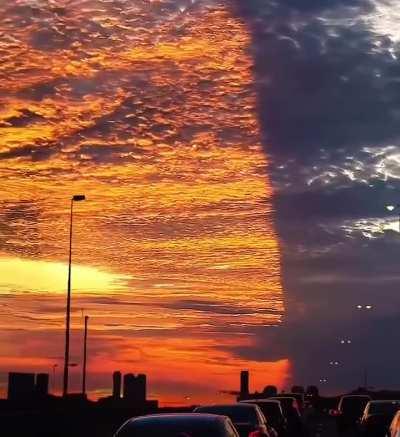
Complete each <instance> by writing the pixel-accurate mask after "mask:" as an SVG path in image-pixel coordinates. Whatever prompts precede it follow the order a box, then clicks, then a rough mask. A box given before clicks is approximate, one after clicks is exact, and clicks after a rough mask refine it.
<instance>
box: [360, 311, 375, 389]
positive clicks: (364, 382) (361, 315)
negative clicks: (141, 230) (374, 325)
mask: <svg viewBox="0 0 400 437" xmlns="http://www.w3.org/2000/svg"><path fill="white" fill-rule="evenodd" d="M373 308H374V307H373V306H372V305H371V304H367V305H364V304H358V305H357V306H356V309H357V310H358V312H359V313H360V318H359V324H360V337H361V335H362V332H363V329H362V322H363V312H364V311H371V310H373ZM359 343H360V344H363V343H362V341H361V338H360V339H359ZM362 357H363V359H364V368H363V369H362V371H363V379H362V384H364V388H365V390H368V365H367V363H366V362H365V360H366V356H365V355H364V350H363V353H362Z"/></svg>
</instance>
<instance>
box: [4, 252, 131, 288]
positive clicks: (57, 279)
mask: <svg viewBox="0 0 400 437" xmlns="http://www.w3.org/2000/svg"><path fill="white" fill-rule="evenodd" d="M67 271H68V264H67V263H60V262H49V261H35V260H30V259H22V258H9V257H1V256H0V277H1V285H0V294H1V293H10V292H11V291H12V292H15V293H30V292H32V293H49V292H50V293H65V290H66V278H67ZM129 279H131V277H130V276H128V275H113V274H111V273H107V272H103V271H100V270H98V269H96V268H94V267H90V266H81V265H74V266H73V288H74V289H75V290H76V291H77V293H85V294H86V293H96V294H103V293H104V294H107V293H115V292H116V291H118V290H124V289H125V288H126V283H125V282H126V281H128V280H129Z"/></svg>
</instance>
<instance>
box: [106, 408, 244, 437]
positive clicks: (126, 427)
mask: <svg viewBox="0 0 400 437" xmlns="http://www.w3.org/2000/svg"><path fill="white" fill-rule="evenodd" d="M204 436H207V437H239V434H238V432H237V430H236V429H235V427H234V426H233V424H232V422H231V420H230V419H229V418H228V417H226V416H225V417H224V416H217V415H213V414H193V413H190V414H187V413H181V414H152V415H149V416H141V417H136V418H132V419H129V420H128V421H127V422H125V423H124V424H123V425H122V426H121V427H120V428H119V429H118V431H117V432H116V433H115V434H114V437H204Z"/></svg>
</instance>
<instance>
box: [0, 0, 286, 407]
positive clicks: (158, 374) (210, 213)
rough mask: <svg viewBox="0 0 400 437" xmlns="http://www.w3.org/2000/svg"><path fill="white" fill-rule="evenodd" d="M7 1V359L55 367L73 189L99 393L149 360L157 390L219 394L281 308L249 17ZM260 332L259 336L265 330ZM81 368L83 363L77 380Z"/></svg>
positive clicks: (281, 370) (3, 159)
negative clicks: (80, 196)
mask: <svg viewBox="0 0 400 437" xmlns="http://www.w3.org/2000/svg"><path fill="white" fill-rule="evenodd" d="M0 14H1V32H2V42H1V48H0V50H1V57H2V60H3V62H2V64H1V70H0V72H1V77H0V92H1V97H2V109H1V113H0V124H1V130H2V132H1V147H0V175H1V180H2V187H3V190H2V192H1V202H2V208H1V223H2V234H1V235H2V240H1V251H2V257H1V259H0V269H1V270H2V275H1V284H0V285H1V290H2V295H1V303H2V305H3V306H2V308H3V309H2V322H1V323H2V329H3V332H4V335H3V336H2V340H1V342H2V344H1V353H2V356H3V358H4V360H2V370H3V372H5V371H6V370H8V369H10V368H18V369H21V370H22V369H25V370H29V369H32V370H39V369H40V370H48V369H51V366H52V365H53V364H58V365H59V367H60V368H61V364H62V360H61V359H60V357H61V356H62V347H63V346H62V345H63V323H64V322H63V320H64V300H65V285H66V282H65V279H66V264H65V262H66V256H67V247H68V245H67V244H68V234H67V231H68V220H69V218H68V208H69V199H70V196H71V194H74V193H84V194H85V195H86V196H87V199H88V200H87V201H86V202H84V203H79V204H76V209H75V238H74V257H73V259H74V268H73V295H74V297H73V312H74V314H73V315H74V317H73V328H74V330H73V351H72V355H73V357H72V361H78V362H80V355H81V347H82V346H81V338H82V337H81V335H82V332H81V329H82V315H83V312H84V313H86V314H89V315H90V320H91V324H90V347H89V349H90V350H89V351H90V391H91V393H92V395H93V396H94V395H102V394H106V393H109V390H110V384H111V372H112V371H113V370H117V369H120V370H122V371H133V372H146V373H148V375H149V380H150V382H151V386H150V392H151V395H152V396H153V397H159V398H160V399H161V400H162V401H163V402H165V403H167V402H177V403H183V402H186V398H187V397H189V398H190V399H189V402H199V401H204V400H207V399H215V398H216V396H217V395H218V391H219V390H224V389H235V388H237V385H238V375H239V371H240V370H241V369H242V368H251V369H252V371H253V373H254V383H255V385H257V386H258V387H260V388H262V385H263V382H264V381H265V380H266V379H268V380H271V381H272V382H275V383H279V384H283V383H284V381H285V379H286V378H287V377H288V375H289V363H288V359H287V357H286V356H285V357H283V358H281V359H279V360H272V361H271V360H270V361H267V362H266V361H265V360H258V359H256V360H253V359H249V358H242V357H239V356H236V355H235V354H234V352H231V351H229V350H228V349H229V347H238V346H242V347H252V346H253V345H256V341H257V340H256V337H255V336H254V332H253V330H254V329H255V328H262V327H269V326H275V325H279V324H280V323H281V321H282V316H283V314H284V302H283V292H282V287H281V275H280V252H279V244H278V239H277V236H276V232H275V230H274V226H273V218H272V213H273V207H272V203H271V202H272V188H271V185H270V182H269V179H268V176H267V164H268V162H267V158H266V156H265V155H264V152H263V148H262V144H261V134H260V128H259V122H258V117H257V113H256V90H255V87H254V80H253V77H252V65H253V60H252V59H251V57H250V56H249V54H248V53H249V49H250V46H251V39H250V34H249V32H248V29H247V28H246V25H245V22H244V21H243V20H241V19H240V18H239V17H237V16H235V15H234V12H233V10H232V8H231V7H230V6H229V5H226V4H221V3H218V2H217V3H207V2H199V3H196V2H187V3H180V4H178V3H176V2H167V1H165V2H164V1H162V2H149V1H133V0H130V1H111V2H110V1H101V0H96V1H82V0H79V1H78V0H76V1H68V2H63V1H56V2H48V1H43V2H37V1H23V0H21V1H17V2H14V1H13V2H9V3H6V7H5V8H3V9H2V11H1V12H0ZM256 347H258V346H256ZM79 374H80V369H79V367H76V368H74V369H73V380H72V388H73V389H74V388H75V389H77V387H79V385H78V384H79Z"/></svg>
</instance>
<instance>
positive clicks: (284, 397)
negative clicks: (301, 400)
mask: <svg viewBox="0 0 400 437" xmlns="http://www.w3.org/2000/svg"><path fill="white" fill-rule="evenodd" d="M271 399H277V400H279V399H292V400H293V401H297V399H296V398H294V397H293V396H279V395H277V396H272V397H271Z"/></svg>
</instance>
